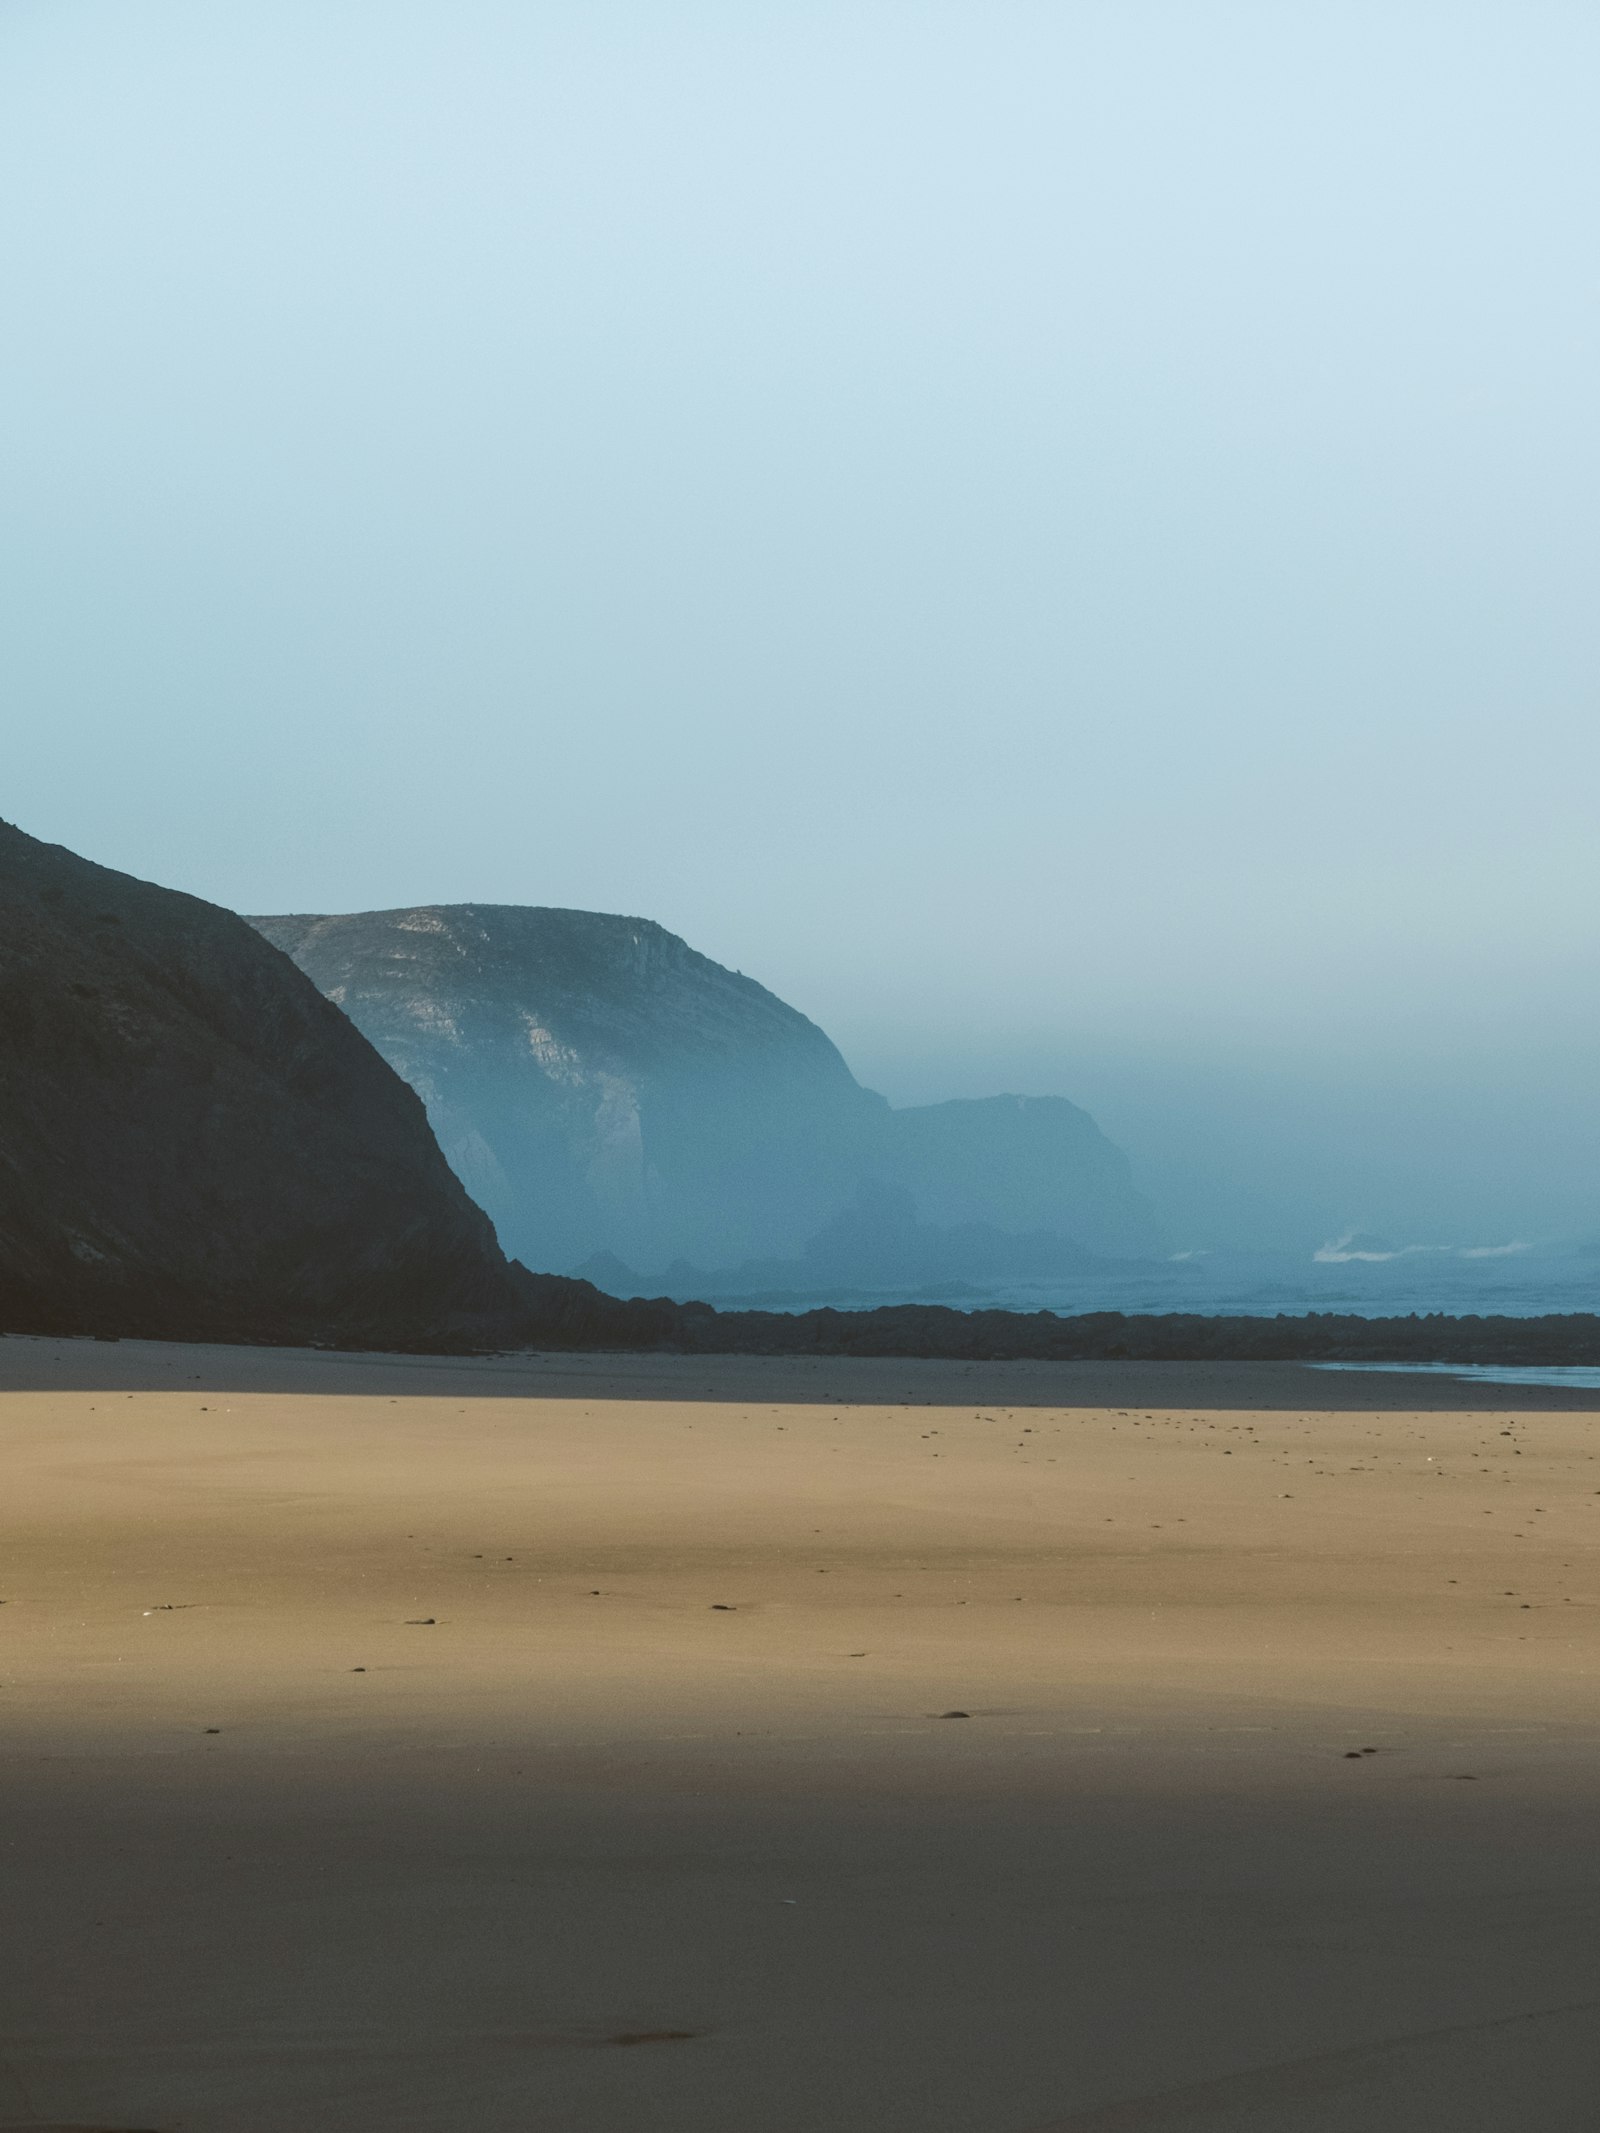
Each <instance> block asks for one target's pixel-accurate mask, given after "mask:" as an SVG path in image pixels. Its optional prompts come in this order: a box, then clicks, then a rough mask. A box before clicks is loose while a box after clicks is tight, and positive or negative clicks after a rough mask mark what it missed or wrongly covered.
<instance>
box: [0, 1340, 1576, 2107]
mask: <svg viewBox="0 0 1600 2133" xmlns="http://www.w3.org/2000/svg"><path fill="white" fill-rule="evenodd" d="M1594 1407H1595V1399H1594V1396H1586V1395H1575V1394H1570V1393H1554V1392H1551V1393H1547V1392H1543V1391H1538V1392H1535V1391H1522V1390H1511V1389H1506V1388H1483V1387H1476V1386H1474V1387H1468V1386H1464V1385H1460V1384H1456V1383H1452V1382H1450V1381H1448V1380H1443V1379H1436V1378H1411V1377H1401V1376H1364V1375H1363V1376H1357V1375H1350V1376H1343V1375H1335V1374H1331V1373H1323V1372H1318V1371H1314V1370H1310V1369H1306V1368H1301V1367H1297V1366H1287V1365H1286V1366H1278V1365H1228V1366H1221V1365H1218V1366H1198V1365H1197V1366H1186V1365H1164V1366H1163V1365H1116V1364H1103V1365H1081V1366H1065V1367H1063V1366H1047V1365H1036V1364H1009V1365H1007V1364H999V1365H983V1366H972V1367H969V1366H963V1365H954V1364H917V1363H909V1362H896V1361H874V1362H854V1363H850V1362H839V1361H835V1360H829V1361H819V1362H799V1361H797V1362H784V1361H772V1360H765V1359H745V1358H714V1359H709V1360H708V1359H703V1358H701V1359H693V1358H684V1359H679V1358H670V1357H620V1358H615V1357H613V1358H603V1357H602V1358H585V1357H571V1356H561V1357H551V1358H513V1357H502V1358H485V1359H482V1360H474V1361H466V1362H453V1361H447V1360H440V1359H434V1358H395V1357H371V1358H364V1357H351V1356H342V1355H333V1354H320V1353H301V1352H287V1351H284V1352H275V1351H260V1350H237V1349H224V1348H201V1347H194V1348H188V1347H156V1346H147V1345H144V1344H137V1343H130V1342H123V1343H94V1342H52V1341H48V1340H23V1339H10V1340H0V1480H3V1485H0V1603H3V1604H0V1717H3V1735H0V1740H3V1748H0V1799H3V1807H4V1817H3V1837H4V1843H5V1862H6V1863H5V1869H4V1887H5V1913H6V1918H7V1922H8V1930H7V1932H6V1933H5V1935H4V1938H3V1941H0V2005H3V2008H4V2017H3V2021H4V2033H3V2036H0V2126H7V2127H20V2126H50V2127H57V2126H83V2127H106V2128H135V2127H148V2128H159V2129H178V2128H182V2129H184V2133H312V2129H317V2133H320V2129H324V2128H329V2129H331V2128H339V2129H341V2133H379V2129H383V2133H533V2129H538V2133H624V2129H627V2133H633V2129H651V2133H655V2129H662V2133H1091V2129H1093V2133H1102V2129H1103V2133H1111V2129H1113V2128H1115V2129H1142V2128H1151V2129H1155V2128H1160V2129H1162V2133H1187V2129H1189V2128H1195V2129H1201V2128H1204V2129H1206V2133H1219V2129H1220V2133H1229V2129H1234V2128H1238V2129H1251V2133H1255V2129H1269V2128H1271V2129H1276V2128H1292V2129H1296V2133H1299V2129H1307V2133H1322V2129H1330V2133H1331V2129H1335V2128H1337V2129H1343V2128H1347V2127H1356V2126H1360V2127H1363V2128H1367V2129H1372V2128H1378V2129H1388V2128H1394V2129H1397V2133H1398V2129H1401V2128H1404V2129H1406V2133H1427V2129H1431V2128H1433V2127H1439V2128H1445V2127H1449V2128H1451V2129H1455V2133H1459V2129H1462V2128H1471V2129H1476V2128H1483V2129H1485V2133H1487V2129H1490V2128H1493V2129H1495V2133H1505V2129H1508V2128H1515V2127H1523V2126H1526V2127H1530V2128H1532V2127H1538V2128H1540V2129H1548V2133H1561V2129H1566V2128H1572V2129H1577V2128H1580V2127H1582V2128H1590V2127H1592V2126H1593V2125H1594V2124H1595V2123H1596V2115H1595V2114H1596V2110H1597V2104H1596V2098H1597V2097H1600V1870H1597V1867H1596V1863H1595V1849H1594V1830H1595V1826H1596V1820H1595V1818H1596V1810H1597V1808H1600V1763H1597V1751H1600V1700H1597V1690H1600V1557H1597V1549H1596V1544H1597V1541H1600V1427H1597V1419H1596V1414H1595V1412H1594Z"/></svg>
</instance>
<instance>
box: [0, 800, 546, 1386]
mask: <svg viewBox="0 0 1600 2133" xmlns="http://www.w3.org/2000/svg"><path fill="white" fill-rule="evenodd" d="M525 1279H526V1277H524V1276H521V1273H520V1269H516V1268H513V1267H511V1266H510V1265H508V1263H507V1261H506V1260H505V1258H504V1256H503V1255H502V1253H501V1251H500V1249H499V1246H498V1244H497V1242H496V1240H495V1235H494V1230H493V1228H492V1226H491V1225H490V1222H489V1220H488V1218H487V1216H485V1215H484V1214H483V1213H482V1212H481V1211H480V1210H479V1209H478V1208H477V1207H475V1206H474V1205H473V1204H472V1202H471V1201H470V1200H469V1199H468V1197H467V1194H466V1192H465V1190H464V1189H463V1188H462V1186H461V1184H460V1183H459V1181H458V1180H457V1179H456V1177H455V1176H454V1174H453V1173H452V1172H451V1170H450V1167H449V1165H448V1164H447V1163H446V1162H445V1159H444V1157H443V1155H442V1154H441V1153H440V1151H439V1148H438V1145H437V1143H436V1142H435V1141H434V1138H433V1135H432V1133H431V1132H430V1130H429V1128H428V1124H427V1120H426V1117H425V1115H424V1112H423V1108H422V1105H421V1103H420V1102H419V1101H418V1099H417V1097H416V1096H415V1094H414V1093H413V1092H412V1090H410V1089H409V1088H408V1087H407V1086H406V1085H405V1083H404V1082H403V1081H402V1080H401V1079H400V1078H399V1076H398V1075H396V1074H395V1073H394V1072H393V1071H392V1070H391V1069H390V1068H389V1067H388V1066H386V1065H385V1063H384V1061H383V1060H382V1059H381V1058H380V1057H379V1056H378V1054H377V1053H376V1052H375V1051H374V1050H373V1049H372V1047H371V1045H369V1044H368V1042H367V1041H366V1039H365V1038H364V1037H363V1036H362V1035H361V1034H360V1032H359V1031H358V1030H357V1029H356V1028H355V1027H354V1026H353V1025H352V1024H351V1023H350V1022H348V1021H347V1020H346V1019H345V1017H344V1016H343V1015H342V1014H341V1013H340V1012H339V1010H338V1009H337V1008H336V1007H334V1006H332V1005H331V1004H330V1003H329V1002H328V1001H327V1000H325V999H324V998H323V997H322V995H321V994H320V993H319V992H318V990H317V988H316V986H315V985H313V984H312V983H311V981H310V980H309V979H308V978H306V977H304V976H303V975H302V974H301V973H300V971H298V970H297V969H296V968H295V966H294V964H293V963H292V962H291V961H290V960H289V958H288V957H287V956H286V955H283V954H281V953H280V952H279V951H278V950H277V949H276V948H274V947H272V946H271V945H270V944H269V943H268V942H267V941H265V940H264V939H263V938H262V937H261V935H260V934H259V933H258V932H257V931H256V930H255V928H254V927H252V926H249V925H247V924H246V923H245V921H244V920H243V919H241V918H236V917H235V916H234V915H233V914H232V913H231V912H228V911H223V910H219V909H218V908H217V907H216V906H215V905H214V904H208V903H203V902H201V901H200V899H199V898H198V897H193V896H185V895H181V894H179V893H178V892H176V891H174V890H171V889H161V888H156V887H154V886H153V885H152V884H150V883H148V882H143V881H138V880H135V879H134V878H132V877H131V876H129V875H127V874H118V873H114V872H112V871H111V870H110V869H109V868H106V867H101V866H96V865H94V864H92V863H91V862H90V861H88V860H86V859H80V858H78V857H76V856H75V855H74V854H73V853H71V852H68V851H65V850H63V849H62V848H61V847H60V846H59V845H50V844H41V843H39V842H37V841H36V840H35V839H34V838H32V837H28V836H26V835H24V834H23V832H22V831H20V830H18V829H15V828H12V827H11V826H10V825H9V824H0V1331H9V1332H26V1331H36V1332H51V1333H72V1332H85V1333H118V1334H135V1335H144V1336H149V1337H154V1338H182V1339H224V1340H228V1339H232V1340H257V1341H338V1342H341V1343H347V1344H371V1345H373V1346H383V1347H388V1348H407V1347H437V1346H441V1345H444V1346H450V1345H472V1344H475V1343H479V1342H482V1341H485V1340H493V1339H495V1338H499V1337H504V1335H505V1334H506V1333H508V1332H509V1331H511V1330H512V1329H513V1328H514V1327H516V1326H517V1325H518V1324H519V1323H525V1321H526V1297H525V1292H524V1291H523V1290H522V1289H521V1286H520V1283H521V1282H522V1281H525Z"/></svg>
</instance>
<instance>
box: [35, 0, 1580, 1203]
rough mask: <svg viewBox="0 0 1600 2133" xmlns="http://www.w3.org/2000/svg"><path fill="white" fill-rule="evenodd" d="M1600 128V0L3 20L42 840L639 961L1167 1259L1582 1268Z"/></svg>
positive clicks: (754, 1)
mask: <svg viewBox="0 0 1600 2133" xmlns="http://www.w3.org/2000/svg"><path fill="white" fill-rule="evenodd" d="M1597 108H1600V11H1597V10H1596V9H1595V8H1594V6H1593V4H1592V0H1584V4H1572V5H1549V4H1541V0H1518V4H1516V5H1512V4H1510V0H1505V4H1500V5H1494V6H1475V5H1472V4H1471V0H1447V4H1439V5H1419V4H1408V0H1383V4H1377V5H1372V6H1351V5H1342V4H1340V0H1327V4H1325V5H1321V6H1312V5H1309V4H1307V5H1303V6H1302V5H1299V4H1296V0H1270V4H1263V5H1235V4H1226V0H1168V4H1154V0H1101V4H1096V5H1074V4H1071V0H1055V4H1051V5H1037V6H1024V5H1013V4H1008V0H984V4H983V5H981V6H980V5H977V4H962V5H951V6H941V5H939V4H937V0H917V4H915V5H913V4H903V5H887V4H875V0H849V4H847V5H838V6H835V5H831V4H828V0H806V4H804V5H798V4H797V5H784V4H763V0H744V4H742V5H738V6H735V5H731V4H729V5H720V6H719V5H712V4H696V0H651V4H649V5H643V4H640V5H634V6H629V5H621V4H614V0H582V4H581V5H579V4H572V5H567V4H560V5H556V4H552V5H543V6H541V5H538V4H536V0H520V4H509V0H507V4H491V0H449V4H445V0H433V4H428V5H423V4H416V0H318V4H316V5H297V4H295V0H261V4H257V0H229V4H228V5H226V6H218V5H217V4H216V0H202V4H191V5H176V4H167V0H146V4H139V5H131V6H130V5H128V4H127V0H117V4H109V0H107V4H87V0H84V4H78V0H0V306H3V311H4V321H3V323H4V331H3V333H0V453H3V463H0V513H3V527H0V690H3V700H0V718H3V735H4V743H5V745H4V757H3V762H4V779H3V788H0V813H3V814H5V815H7V816H9V817H10V818H12V819H15V820H16V821H18V822H20V823H21V824H22V826H23V827H25V828H27V829H29V830H32V831H33V832H35V833H36V834H39V835H43V836H46V837H51V838H56V839H60V840H62V841H64V842H66V843H69V844H71V845H73V846H75V847H76V848H78V849H80V850H83V851H85V852H88V853H90V854H92V855H93V856H96V857H98V858H101V859H104V860H106V861H109V862H110V863H112V864H115V865H118V866H122V867H126V868H128V869H130V870H132V871H134V872H137V873H140V874H144V875H149V876H152V877H154V878H156V879H159V880H162V881H165V882H169V883H173V884H175V885H177V886H181V887H186V888H191V889H194V890H197V891H199V892H200V893H202V894H204V895H207V896H211V897H214V898H216V899H218V900H219V901H222V902H225V903H230V904H234V905H236V906H240V907H243V908H247V909H302V910H304V909H348V908H355V907H362V906H372V905H384V904H394V903H408V902H416V901H442V900H453V899H466V898H480V899H493V900H497V901H503V902H530V903H557V904H571V905H578V906H584V907H590V908H597V909H604V910H623V911H630V912H639V913H644V914H647V915H649V916H652V917H655V918H659V919H660V920H662V921H663V922H664V923H665V924H667V925H669V926H671V927H673V928H674V929H675V930H677V931H679V932H682V933H684V934H685V935H687V937H688V938H689V939H690V940H691V941H693V942H694V943H695V944H696V945H697V946H698V947H701V948H703V949H705V950H706V951H707V952H708V953H710V954H712V955H714V956H716V957H718V958H719V959H720V960H723V961H725V962H728V963H731V964H734V965H736V966H738V967H740V968H743V969H745V970H748V971H750V972H752V973H753V974H754V975H757V976H759V977H761V978H762V979H763V980H764V981H765V982H767V983H769V984H771V985H772V986H773V987H774V988H775V989H776V990H777V991H779V992H781V993H782V994H784V996H785V997H787V998H789V999H791V1000H793V1001H794V1002H795V1004H797V1005H798V1006H801V1007H803V1008H804V1009H806V1011H807V1012H809V1013H811V1014H813V1015H814V1016H815V1017H816V1018H817V1019H818V1020H820V1021H821V1022H822V1023H823V1024H824V1026H825V1027H827V1028H828V1029H829V1030H830V1032H831V1033H832V1034H833V1035H835V1036H836V1037H837V1038H838V1039H839V1040H840V1042H841V1043H842V1044H843V1045H844V1047H845V1050H846V1052H847V1055H848V1056H849V1057H850V1058H851V1060H852V1063H853V1064H855V1065H856V1066H857V1068H858V1071H860V1072H861V1074H862V1076H863V1078H865V1079H867V1080H869V1081H873V1082H875V1083H876V1084H877V1085H878V1086H881V1087H884V1088H886V1089H887V1090H888V1092H889V1093H890V1094H891V1095H892V1096H895V1097H897V1098H907V1099H909V1098H923V1097H929V1096H938V1095H944V1094H950V1093H973V1092H976V1091H978V1090H989V1089H995V1088H999V1087H1023V1088H1032V1089H1059V1090H1060V1091H1061V1092H1062V1093H1066V1094H1071V1095H1076V1096H1078V1097H1079V1098H1080V1099H1081V1100H1083V1101H1086V1102H1088V1103H1089V1104H1090V1105H1091V1107H1092V1108H1093V1109H1094V1110H1095V1111H1096V1113H1097V1115H1098V1116H1099V1117H1100V1118H1101V1119H1102V1121H1103V1123H1105V1125H1106V1126H1107V1128H1108V1130H1110V1131H1112V1132H1113V1133H1115V1134H1117V1135H1118V1136H1119V1137H1120V1138H1121V1139H1122V1140H1123V1142H1124V1144H1125V1145H1127V1146H1128V1147H1129V1148H1130V1149H1131V1150H1132V1152H1133V1153H1134V1155H1135V1157H1136V1158H1137V1160H1138V1161H1139V1164H1140V1168H1141V1172H1142V1174H1143V1175H1144V1176H1145V1180H1146V1182H1147V1183H1148V1184H1149V1185H1150V1186H1151V1187H1152V1189H1153V1190H1155V1191H1156V1194H1157V1197H1158V1198H1160V1199H1162V1200H1163V1204H1164V1208H1165V1211H1166V1212H1167V1213H1168V1216H1169V1226H1170V1227H1171V1228H1172V1229H1173V1232H1174V1241H1175V1242H1179V1243H1190V1242H1201V1241H1207V1239H1208V1238H1209V1237H1210V1236H1212V1235H1213V1234H1217V1235H1220V1234H1222V1233H1224V1232H1228V1233H1230V1234H1231V1233H1239V1234H1243V1233H1245V1232H1246V1231H1252V1230H1255V1231H1260V1230H1263V1227H1265V1228H1266V1229H1271V1228H1272V1227H1273V1225H1276V1230H1275V1231H1274V1233H1278V1232H1281V1233H1282V1234H1284V1235H1285V1236H1288V1235H1290V1234H1293V1235H1295V1236H1297V1237H1298V1236H1303V1235H1309V1234H1311V1232H1312V1231H1314V1230H1315V1229H1317V1228H1318V1227H1319V1226H1320V1225H1322V1224H1324V1223H1328V1224H1337V1223H1339V1222H1342V1221H1347V1220H1348V1221H1364V1222H1381V1223H1388V1224H1398V1225H1401V1226H1405V1225H1411V1226H1412V1227H1413V1228H1415V1227H1416V1226H1418V1225H1420V1226H1421V1227H1422V1228H1423V1229H1426V1228H1427V1227H1428V1226H1429V1225H1433V1226H1435V1227H1439V1226H1443V1225H1455V1226H1457V1227H1458V1229H1459V1228H1462V1227H1464V1228H1466V1229H1474V1230H1475V1232H1476V1231H1482V1232H1484V1233H1485V1235H1492V1236H1500V1235H1504V1234H1508V1233H1510V1232H1511V1231H1512V1230H1518V1229H1535V1228H1539V1229H1545V1230H1548V1229H1557V1228H1584V1227H1587V1228H1590V1229H1600V1076H1597V1075H1596V1073H1595V1051H1596V1038H1597V1035H1600V1009H1597V1000H1600V983H1597V981H1600V952H1597V936H1600V857H1597V851H1600V844H1597V837H1596V795H1597V791H1600V775H1597V774H1600V690H1597V681H1596V677H1597V671H1600V666H1597V651H1600V600H1597V597H1596V581H1597V564H1600V539H1597V535H1600V447H1597V439H1600V429H1597V424H1596V419H1595V396H1596V385H1597V380H1600V250H1597V242H1596V231H1597V229H1600V182H1597V181H1600V126H1597V125H1596V121H1595V113H1596V109H1597ZM1466 1241H1477V1238H1476V1235H1475V1236H1474V1238H1472V1239H1468V1240H1466Z"/></svg>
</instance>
